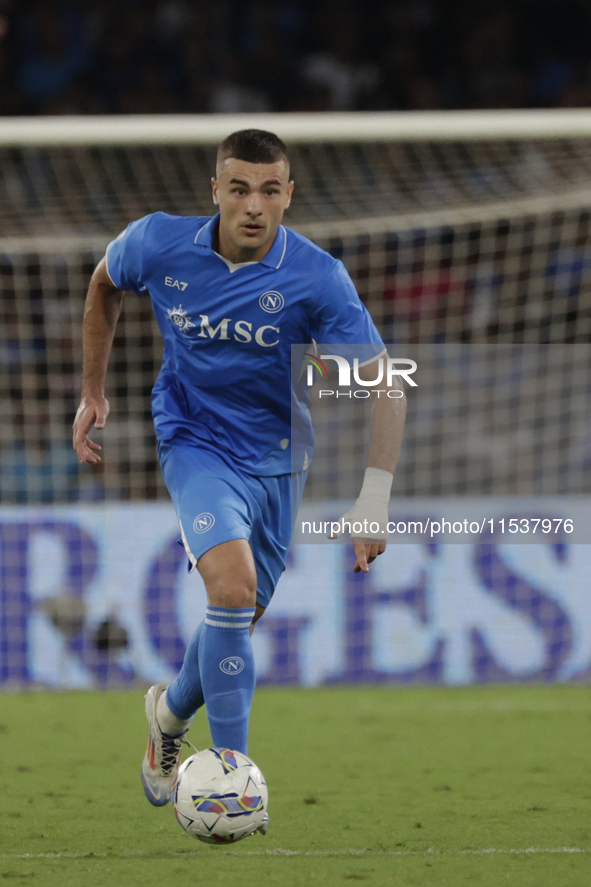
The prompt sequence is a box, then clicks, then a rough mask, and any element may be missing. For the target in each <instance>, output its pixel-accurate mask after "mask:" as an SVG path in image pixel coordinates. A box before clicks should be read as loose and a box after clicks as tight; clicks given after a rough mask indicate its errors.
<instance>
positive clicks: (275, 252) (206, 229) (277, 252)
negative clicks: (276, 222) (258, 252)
mask: <svg viewBox="0 0 591 887" xmlns="http://www.w3.org/2000/svg"><path fill="white" fill-rule="evenodd" d="M219 220H220V214H219V213H217V215H215V216H212V217H211V219H210V220H209V222H206V223H205V225H204V226H203V227H202V228H200V229H199V231H198V232H197V234H196V236H195V240H194V241H193V242H194V243H195V245H196V246H197V247H198V248H199V249H201V250H208V251H210V252H212V251H213V238H214V235H215V233H216V230H217V226H218V223H219ZM286 250H287V230H286V228H284V227H283V225H280V226H279V230H278V231H277V234H276V235H275V240H274V241H273V246H272V247H271V249H270V250H269V252H268V253H267V255H266V256H264V257H263V258H262V259H261V260H260V262H255V263H254V264H257V265H258V264H260V265H267V266H268V267H269V268H275V269H277V268H280V267H281V265H282V264H283V260H284V258H285V252H286Z"/></svg>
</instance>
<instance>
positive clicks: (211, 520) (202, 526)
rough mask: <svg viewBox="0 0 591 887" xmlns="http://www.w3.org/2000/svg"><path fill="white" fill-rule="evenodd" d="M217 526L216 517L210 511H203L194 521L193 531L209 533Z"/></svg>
mask: <svg viewBox="0 0 591 887" xmlns="http://www.w3.org/2000/svg"><path fill="white" fill-rule="evenodd" d="M214 524H215V517H214V516H213V514H211V512H209V511H202V512H201V514H198V515H197V517H196V518H195V520H194V521H193V529H194V530H195V532H196V533H207V531H208V530H211V528H212V527H213V525H214Z"/></svg>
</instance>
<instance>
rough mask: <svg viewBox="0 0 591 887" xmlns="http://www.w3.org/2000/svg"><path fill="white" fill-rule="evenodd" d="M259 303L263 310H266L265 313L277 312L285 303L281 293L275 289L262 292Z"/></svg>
mask: <svg viewBox="0 0 591 887" xmlns="http://www.w3.org/2000/svg"><path fill="white" fill-rule="evenodd" d="M259 305H260V306H261V308H262V309H263V311H266V312H267V314H277V312H278V311H281V309H282V308H283V306H284V305H285V299H284V298H283V296H282V295H281V293H278V292H276V291H275V290H269V292H268V293H263V295H262V296H261V297H260V298H259Z"/></svg>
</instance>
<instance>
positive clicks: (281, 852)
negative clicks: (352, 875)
mask: <svg viewBox="0 0 591 887" xmlns="http://www.w3.org/2000/svg"><path fill="white" fill-rule="evenodd" d="M219 849H220V850H221V852H222V853H224V854H226V855H231V856H424V855H425V854H429V855H431V856H484V855H488V854H494V853H502V854H513V855H521V854H523V855H533V854H540V853H591V848H589V847H524V848H520V849H508V850H503V849H499V848H496V847H483V848H481V849H476V850H436V849H435V848H434V847H429V848H428V849H427V850H368V849H367V848H366V847H363V848H362V849H360V850H353V849H345V850H286V849H283V848H281V847H278V848H276V849H275V850H242V851H239V850H225V849H222V848H219ZM204 850H205V848H204V849H203V850H201V851H199V850H188V851H180V852H175V851H169V852H166V853H161V854H159V853H150V852H147V851H145V850H129V851H126V852H124V853H92V852H90V853H0V859H115V858H119V859H121V858H123V859H124V858H126V857H132V856H134V857H138V856H140V857H141V856H145V857H146V858H148V859H154V858H157V857H158V856H162V857H163V858H168V857H171V856H174V857H181V858H182V857H185V856H186V857H190V856H201V857H202V856H203V852H204Z"/></svg>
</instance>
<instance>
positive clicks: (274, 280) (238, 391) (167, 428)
mask: <svg viewBox="0 0 591 887" xmlns="http://www.w3.org/2000/svg"><path fill="white" fill-rule="evenodd" d="M218 220H219V216H214V217H212V218H210V217H205V218H203V217H199V218H195V217H183V216H170V215H167V214H166V213H153V214H152V215H149V216H145V217H144V218H142V219H139V220H138V221H136V222H132V223H131V224H130V225H129V226H128V227H127V228H126V229H125V231H123V232H122V233H121V234H120V235H119V237H118V238H117V239H116V240H114V241H113V242H112V243H110V244H109V246H108V249H107V268H108V273H109V276H110V278H111V280H112V281H113V283H114V284H115V286H116V287H118V288H119V289H122V290H133V291H135V292H136V293H146V294H149V296H150V298H151V299H152V303H153V307H154V313H155V316H156V319H157V321H158V325H159V327H160V331H161V333H162V337H163V339H164V357H163V362H162V369H161V371H160V374H159V375H158V379H157V381H156V384H155V385H154V389H153V393H152V412H153V416H154V426H155V429H156V436H157V438H158V439H159V440H160V441H167V440H171V439H173V438H178V437H183V438H185V439H187V438H189V439H194V440H195V441H196V442H198V443H199V445H200V446H204V447H206V448H211V449H215V450H216V451H222V452H223V453H226V454H227V455H228V457H229V458H230V459H231V460H233V461H234V462H236V463H238V464H239V465H240V467H241V468H242V469H243V470H244V471H247V472H250V473H252V474H257V475H259V476H273V475H279V474H287V473H289V472H290V471H292V470H294V466H295V468H302V465H303V464H308V463H309V462H310V460H311V456H312V447H313V432H312V428H311V422H310V416H309V412H308V403H309V400H308V397H307V395H306V393H305V390H304V389H303V387H301V386H292V384H291V346H292V345H298V344H302V343H303V344H305V343H310V342H312V341H313V340H314V341H316V342H319V343H321V344H322V345H325V344H326V345H329V344H332V343H334V344H339V343H350V344H357V343H366V344H367V346H368V348H369V349H370V350H369V352H368V353H370V354H371V356H374V355H377V354H379V353H381V352H382V351H383V348H384V346H383V343H382V340H381V338H380V335H379V333H378V331H377V330H376V328H375V326H374V324H373V321H372V320H371V317H370V316H369V313H368V312H367V310H366V308H365V307H364V305H363V304H362V302H361V301H360V299H359V296H358V295H357V292H356V290H355V287H354V286H353V283H352V281H351V279H350V277H349V275H348V273H347V271H346V269H345V267H344V265H343V264H342V262H339V261H337V260H336V259H333V258H332V256H330V255H329V254H328V253H326V252H324V250H322V249H320V248H319V247H317V246H315V245H314V244H313V243H312V242H311V241H309V240H307V239H306V238H305V237H302V236H301V235H299V234H296V233H295V232H294V231H290V230H289V229H287V228H285V227H283V226H280V227H279V230H278V232H277V235H276V237H275V241H274V243H273V246H272V247H271V249H270V250H269V252H268V253H267V255H266V256H265V257H264V258H263V259H261V261H260V262H255V263H249V264H243V265H238V266H236V265H231V263H229V262H227V261H226V260H225V259H223V258H222V257H221V256H219V255H218V254H217V253H216V252H215V251H214V248H213V244H214V242H215V234H216V231H217V225H218ZM292 415H293V416H294V417H295V425H296V426H297V427H298V429H299V431H298V437H299V438H300V439H299V440H298V448H302V450H303V454H302V460H301V464H296V463H295V462H294V463H292V453H291V450H292V448H293V446H294V444H295V441H292ZM302 429H303V431H302ZM296 461H297V463H300V457H299V455H298V458H297V460H296Z"/></svg>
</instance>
